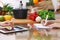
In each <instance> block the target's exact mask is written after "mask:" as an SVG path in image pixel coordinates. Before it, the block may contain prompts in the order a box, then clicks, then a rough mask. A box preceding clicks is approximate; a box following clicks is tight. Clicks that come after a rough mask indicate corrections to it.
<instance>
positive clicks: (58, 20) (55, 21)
mask: <svg viewBox="0 0 60 40" xmlns="http://www.w3.org/2000/svg"><path fill="white" fill-rule="evenodd" d="M48 21H49V22H52V23H60V19H56V20H48Z"/></svg>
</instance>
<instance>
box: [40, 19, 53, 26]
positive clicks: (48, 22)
mask: <svg viewBox="0 0 60 40" xmlns="http://www.w3.org/2000/svg"><path fill="white" fill-rule="evenodd" d="M45 23H46V24H45ZM53 23H54V22H52V21H49V20H47V21H45V20H42V21H41V24H42V25H44V26H48V25H51V24H53Z"/></svg>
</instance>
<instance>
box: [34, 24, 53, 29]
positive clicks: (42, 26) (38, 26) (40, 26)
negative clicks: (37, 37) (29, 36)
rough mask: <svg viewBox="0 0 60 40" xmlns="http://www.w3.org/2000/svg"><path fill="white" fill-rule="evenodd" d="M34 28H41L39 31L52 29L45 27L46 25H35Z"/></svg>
mask: <svg viewBox="0 0 60 40" xmlns="http://www.w3.org/2000/svg"><path fill="white" fill-rule="evenodd" d="M34 26H35V27H36V28H39V29H41V28H42V29H51V28H52V27H48V26H44V25H42V24H34Z"/></svg>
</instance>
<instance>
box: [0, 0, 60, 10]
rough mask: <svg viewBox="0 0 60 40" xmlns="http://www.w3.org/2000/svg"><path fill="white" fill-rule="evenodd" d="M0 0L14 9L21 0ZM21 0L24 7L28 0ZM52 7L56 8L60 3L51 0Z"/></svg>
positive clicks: (0, 4)
mask: <svg viewBox="0 0 60 40" xmlns="http://www.w3.org/2000/svg"><path fill="white" fill-rule="evenodd" d="M0 1H1V2H3V3H4V4H7V3H9V4H10V5H11V6H12V7H13V8H14V9H15V8H19V3H20V1H21V0H0ZM1 2H0V6H2V3H1ZM22 2H23V8H24V7H26V2H29V0H22ZM52 3H53V6H54V9H55V10H56V9H57V6H58V5H60V2H58V1H57V0H52Z"/></svg>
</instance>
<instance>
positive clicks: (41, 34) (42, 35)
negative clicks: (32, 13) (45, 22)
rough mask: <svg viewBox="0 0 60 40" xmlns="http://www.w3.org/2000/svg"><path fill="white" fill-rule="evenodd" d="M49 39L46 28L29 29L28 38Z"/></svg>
mask: <svg viewBox="0 0 60 40" xmlns="http://www.w3.org/2000/svg"><path fill="white" fill-rule="evenodd" d="M31 39H33V40H51V35H49V34H48V31H47V30H46V29H39V30H36V29H33V28H32V29H30V31H29V37H28V40H31Z"/></svg>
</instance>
